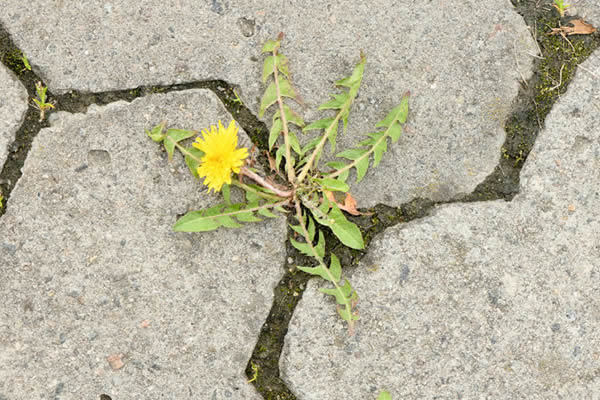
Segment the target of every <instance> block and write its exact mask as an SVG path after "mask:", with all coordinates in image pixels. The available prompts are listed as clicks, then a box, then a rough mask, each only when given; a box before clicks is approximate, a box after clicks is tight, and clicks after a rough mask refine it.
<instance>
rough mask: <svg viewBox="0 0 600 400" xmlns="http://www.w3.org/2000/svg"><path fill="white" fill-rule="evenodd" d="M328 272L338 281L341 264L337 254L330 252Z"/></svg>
mask: <svg viewBox="0 0 600 400" xmlns="http://www.w3.org/2000/svg"><path fill="white" fill-rule="evenodd" d="M329 272H331V275H333V279H334V280H335V281H336V282H339V281H340V279H342V265H341V264H340V260H339V259H338V258H337V256H336V255H335V254H333V253H331V262H330V263H329Z"/></svg>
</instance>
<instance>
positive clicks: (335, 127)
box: [315, 121, 339, 164]
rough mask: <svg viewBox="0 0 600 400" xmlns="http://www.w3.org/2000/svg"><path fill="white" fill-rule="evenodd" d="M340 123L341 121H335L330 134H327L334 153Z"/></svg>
mask: <svg viewBox="0 0 600 400" xmlns="http://www.w3.org/2000/svg"><path fill="white" fill-rule="evenodd" d="M338 123H339V121H335V124H334V125H333V127H332V128H331V129H330V130H329V136H327V140H329V144H330V145H331V152H332V153H333V152H334V151H335V138H336V137H337V133H338ZM316 163H317V162H316V161H315V164H316Z"/></svg>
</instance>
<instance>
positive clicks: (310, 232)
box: [306, 217, 321, 240]
mask: <svg viewBox="0 0 600 400" xmlns="http://www.w3.org/2000/svg"><path fill="white" fill-rule="evenodd" d="M306 230H307V232H308V237H309V238H310V240H315V231H316V228H315V221H313V219H312V218H310V217H308V228H307V229H306ZM320 233H321V232H319V234H320Z"/></svg>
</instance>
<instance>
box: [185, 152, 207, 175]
mask: <svg viewBox="0 0 600 400" xmlns="http://www.w3.org/2000/svg"><path fill="white" fill-rule="evenodd" d="M185 150H186V151H187V152H188V153H189V154H185V163H186V165H187V166H188V168H189V169H190V172H191V173H192V175H194V176H195V177H196V178H199V176H198V166H199V165H200V163H199V162H198V160H200V159H201V158H202V157H203V156H204V152H203V151H202V150H200V149H197V148H195V147H186V148H185Z"/></svg>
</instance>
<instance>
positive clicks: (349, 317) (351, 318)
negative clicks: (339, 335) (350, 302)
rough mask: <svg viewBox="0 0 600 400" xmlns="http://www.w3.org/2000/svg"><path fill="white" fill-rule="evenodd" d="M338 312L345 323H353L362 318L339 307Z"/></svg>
mask: <svg viewBox="0 0 600 400" xmlns="http://www.w3.org/2000/svg"><path fill="white" fill-rule="evenodd" d="M337 311H338V314H340V317H342V319H343V320H344V321H348V322H351V321H356V320H358V319H360V317H359V316H358V315H354V314H352V313H351V312H350V311H348V309H346V308H342V307H338V310H337Z"/></svg>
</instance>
